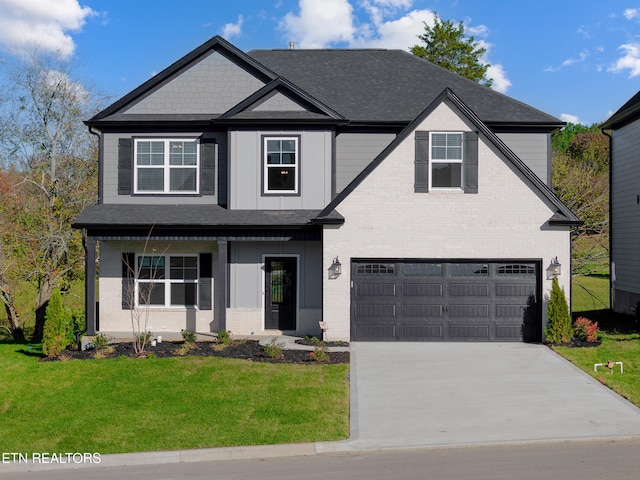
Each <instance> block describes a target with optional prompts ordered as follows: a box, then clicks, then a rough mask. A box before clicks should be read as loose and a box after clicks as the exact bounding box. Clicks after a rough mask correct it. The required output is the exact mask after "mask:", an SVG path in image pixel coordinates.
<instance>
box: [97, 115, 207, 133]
mask: <svg viewBox="0 0 640 480" xmlns="http://www.w3.org/2000/svg"><path fill="white" fill-rule="evenodd" d="M85 124H86V125H88V126H89V127H95V128H97V129H99V130H100V129H109V128H111V127H124V128H126V127H135V128H136V129H138V128H144V127H178V126H179V127H182V128H185V127H190V126H198V127H206V126H209V125H211V124H212V120H211V118H207V119H188V120H176V119H169V118H167V119H159V118H154V119H135V120H133V119H132V120H113V119H105V120H98V121H97V122H91V123H89V122H85Z"/></svg>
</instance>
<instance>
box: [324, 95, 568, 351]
mask: <svg viewBox="0 0 640 480" xmlns="http://www.w3.org/2000/svg"><path fill="white" fill-rule="evenodd" d="M416 130H427V131H434V130H440V131H442V130H445V131H466V130H476V128H475V126H474V125H473V124H472V123H470V122H468V121H466V119H464V117H463V116H462V115H461V114H459V112H458V111H457V109H455V107H453V106H452V105H451V104H450V103H449V102H446V103H443V104H441V105H440V106H438V107H437V108H436V109H435V110H434V111H433V112H432V114H431V115H429V116H428V117H427V118H426V119H425V120H424V121H423V122H422V123H421V124H420V125H419V126H418V127H417V128H416ZM414 142H415V140H414V134H413V133H412V134H410V135H409V136H407V137H406V138H405V139H404V141H403V142H402V143H400V144H399V145H398V147H397V148H396V149H395V150H394V151H393V152H391V153H390V154H389V155H388V156H387V158H385V159H384V160H383V161H382V163H381V164H380V165H378V167H377V168H376V169H374V170H373V171H372V172H371V173H370V174H369V175H368V176H367V178H365V179H364V181H362V183H360V184H359V185H358V186H357V187H356V188H355V190H354V191H353V192H351V193H350V194H349V195H348V196H347V197H346V198H345V199H344V200H343V201H342V202H341V203H340V204H339V205H338V206H337V208H336V210H337V211H338V212H339V213H340V214H341V215H343V216H344V218H345V223H344V224H343V225H342V226H339V227H325V229H324V237H323V238H324V245H323V265H324V268H325V270H326V269H327V268H328V267H329V265H331V262H332V260H333V258H335V257H336V256H338V257H339V259H340V261H341V263H342V275H341V276H340V277H338V278H337V279H333V280H332V279H329V278H328V276H325V278H324V280H323V320H324V321H326V322H328V323H329V330H328V332H327V333H328V338H329V339H335V340H338V339H339V340H349V338H350V305H351V292H350V280H351V272H350V262H351V259H352V258H428V259H472V258H478V259H494V258H496V259H497V258H499V259H514V260H515V259H532V260H538V259H539V260H541V261H542V267H543V269H544V268H546V266H547V265H548V264H549V262H550V260H551V258H553V257H556V256H557V257H558V260H559V262H560V263H562V264H563V265H565V266H567V268H565V274H563V275H562V276H561V277H559V281H560V284H561V286H563V287H564V289H565V292H566V293H567V296H568V295H569V288H570V282H569V281H570V275H569V274H567V273H566V272H568V271H569V268H568V266H569V265H570V261H571V258H570V254H571V252H570V236H569V235H570V233H569V227H551V226H549V224H548V220H549V218H550V217H551V216H552V215H553V214H554V213H555V209H554V207H553V206H552V205H551V203H550V202H549V200H548V199H546V198H545V197H544V196H543V195H542V194H540V193H538V192H537V191H536V190H535V189H533V188H532V187H531V186H530V185H529V184H528V183H527V180H526V179H525V176H524V175H523V174H522V173H521V172H520V171H518V170H517V169H516V168H515V167H514V166H513V164H511V162H510V161H509V160H507V159H506V158H504V156H503V155H502V154H501V153H500V152H499V151H498V149H497V148H496V147H495V146H494V145H493V144H491V143H490V142H488V140H487V138H485V137H484V136H483V135H482V134H481V135H480V137H479V141H478V171H479V173H478V194H463V193H462V192H434V191H431V192H429V193H414V157H415V153H414V152H415V143H414ZM550 288H551V282H550V281H547V280H546V277H545V276H544V275H543V285H542V291H543V296H544V297H545V299H546V296H548V292H549V290H550ZM542 311H543V316H544V317H546V302H545V303H544V304H543V308H542Z"/></svg>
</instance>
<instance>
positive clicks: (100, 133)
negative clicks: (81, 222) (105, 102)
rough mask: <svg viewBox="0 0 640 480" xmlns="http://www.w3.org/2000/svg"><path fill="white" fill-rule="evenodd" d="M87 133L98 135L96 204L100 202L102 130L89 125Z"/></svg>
mask: <svg viewBox="0 0 640 480" xmlns="http://www.w3.org/2000/svg"><path fill="white" fill-rule="evenodd" d="M89 133H90V134H92V135H95V136H96V137H98V202H97V203H98V205H101V204H102V162H101V159H102V132H101V131H100V130H98V129H96V128H95V127H92V126H89Z"/></svg>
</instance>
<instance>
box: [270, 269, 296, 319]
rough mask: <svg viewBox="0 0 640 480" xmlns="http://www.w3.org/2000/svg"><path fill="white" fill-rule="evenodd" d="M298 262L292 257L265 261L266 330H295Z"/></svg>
mask: <svg viewBox="0 0 640 480" xmlns="http://www.w3.org/2000/svg"><path fill="white" fill-rule="evenodd" d="M296 264H297V261H296V259H295V258H291V257H267V258H266V259H265V275H266V281H265V284H266V287H267V288H266V292H265V316H266V318H265V328H267V329H277V330H295V328H296V283H297V279H296V272H297V265H296Z"/></svg>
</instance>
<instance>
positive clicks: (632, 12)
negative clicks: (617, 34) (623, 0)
mask: <svg viewBox="0 0 640 480" xmlns="http://www.w3.org/2000/svg"><path fill="white" fill-rule="evenodd" d="M623 15H624V17H625V18H626V19H627V20H632V19H634V18H636V17H638V15H640V12H639V11H638V9H637V8H627V9H626V10H625V11H624V13H623Z"/></svg>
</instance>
